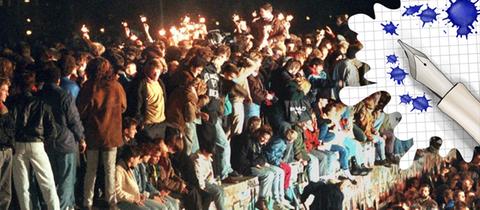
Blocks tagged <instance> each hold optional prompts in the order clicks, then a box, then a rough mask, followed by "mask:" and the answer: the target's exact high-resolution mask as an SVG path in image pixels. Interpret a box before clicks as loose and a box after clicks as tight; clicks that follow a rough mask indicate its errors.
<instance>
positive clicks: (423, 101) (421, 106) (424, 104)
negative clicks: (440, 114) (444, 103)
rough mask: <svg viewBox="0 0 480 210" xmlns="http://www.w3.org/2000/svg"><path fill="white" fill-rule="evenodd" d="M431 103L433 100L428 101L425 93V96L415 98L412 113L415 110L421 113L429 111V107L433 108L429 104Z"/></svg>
mask: <svg viewBox="0 0 480 210" xmlns="http://www.w3.org/2000/svg"><path fill="white" fill-rule="evenodd" d="M429 101H431V100H429V99H427V97H425V93H424V94H423V96H418V97H416V98H414V99H413V100H412V105H413V108H412V110H410V111H411V112H412V111H413V110H415V109H416V110H419V111H420V112H423V111H427V108H428V107H432V106H430V104H429V103H428V102H429Z"/></svg>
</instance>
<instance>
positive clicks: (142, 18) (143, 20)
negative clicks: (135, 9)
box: [140, 15, 147, 23]
mask: <svg viewBox="0 0 480 210" xmlns="http://www.w3.org/2000/svg"><path fill="white" fill-rule="evenodd" d="M140 21H142V23H145V22H147V17H145V16H143V15H140Z"/></svg>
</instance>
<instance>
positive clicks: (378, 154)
mask: <svg viewBox="0 0 480 210" xmlns="http://www.w3.org/2000/svg"><path fill="white" fill-rule="evenodd" d="M373 143H375V160H385V159H386V157H385V140H384V139H382V137H380V136H377V135H375V136H373Z"/></svg>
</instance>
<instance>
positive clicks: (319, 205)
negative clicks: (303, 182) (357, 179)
mask: <svg viewBox="0 0 480 210" xmlns="http://www.w3.org/2000/svg"><path fill="white" fill-rule="evenodd" d="M310 195H314V196H315V198H314V199H313V203H312V204H311V205H310V209H311V210H339V209H343V199H344V195H343V193H342V191H341V189H340V187H339V186H337V185H334V184H324V183H322V182H310V183H309V184H308V185H307V186H306V187H305V188H304V190H303V193H302V195H301V196H300V199H301V201H302V203H304V202H305V201H306V200H307V198H308V197H309V196H310Z"/></svg>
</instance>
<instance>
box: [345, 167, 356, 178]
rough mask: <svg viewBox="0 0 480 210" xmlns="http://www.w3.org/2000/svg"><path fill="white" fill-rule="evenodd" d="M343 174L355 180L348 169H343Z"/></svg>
mask: <svg viewBox="0 0 480 210" xmlns="http://www.w3.org/2000/svg"><path fill="white" fill-rule="evenodd" d="M343 176H345V177H346V178H347V179H350V180H355V178H354V177H353V175H352V174H351V173H350V170H348V169H346V170H343Z"/></svg>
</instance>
